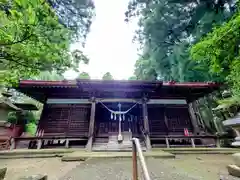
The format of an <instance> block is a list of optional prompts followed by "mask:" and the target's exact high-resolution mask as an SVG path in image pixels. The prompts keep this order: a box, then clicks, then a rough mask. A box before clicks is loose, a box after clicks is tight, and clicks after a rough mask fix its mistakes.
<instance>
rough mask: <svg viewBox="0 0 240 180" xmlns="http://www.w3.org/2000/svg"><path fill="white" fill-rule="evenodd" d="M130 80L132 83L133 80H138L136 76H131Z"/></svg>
mask: <svg viewBox="0 0 240 180" xmlns="http://www.w3.org/2000/svg"><path fill="white" fill-rule="evenodd" d="M128 80H130V81H131V80H137V77H136V76H131V77H129V78H128Z"/></svg>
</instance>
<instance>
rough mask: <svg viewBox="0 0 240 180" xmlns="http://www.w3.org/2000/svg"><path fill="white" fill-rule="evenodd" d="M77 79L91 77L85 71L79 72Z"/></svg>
mask: <svg viewBox="0 0 240 180" xmlns="http://www.w3.org/2000/svg"><path fill="white" fill-rule="evenodd" d="M77 79H91V77H90V75H89V74H88V73H87V72H82V73H81V74H79V76H78V77H77Z"/></svg>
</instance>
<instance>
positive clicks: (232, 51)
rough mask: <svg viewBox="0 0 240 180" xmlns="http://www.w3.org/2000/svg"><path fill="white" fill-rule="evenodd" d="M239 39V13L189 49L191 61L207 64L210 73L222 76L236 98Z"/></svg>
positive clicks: (239, 75) (239, 73) (238, 92)
mask: <svg viewBox="0 0 240 180" xmlns="http://www.w3.org/2000/svg"><path fill="white" fill-rule="evenodd" d="M239 38H240V11H238V12H237V13H236V14H235V15H234V16H233V18H232V19H230V20H229V21H228V22H226V23H224V24H223V25H222V26H220V27H216V28H215V29H214V30H213V31H212V32H210V33H209V34H208V35H207V36H206V37H205V38H203V39H202V41H200V42H198V43H197V44H195V45H194V46H193V47H192V49H191V55H192V57H193V59H195V60H197V61H203V62H207V63H208V64H209V65H210V68H211V71H212V72H214V73H217V74H222V75H224V77H225V78H226V80H227V81H228V83H229V85H230V86H232V91H233V93H234V95H236V96H240V55H239V45H240V42H239Z"/></svg>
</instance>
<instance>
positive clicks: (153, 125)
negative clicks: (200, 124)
mask: <svg viewBox="0 0 240 180" xmlns="http://www.w3.org/2000/svg"><path fill="white" fill-rule="evenodd" d="M148 119H149V126H150V127H149V128H150V135H168V134H176V135H183V134H184V128H187V129H188V130H189V132H192V131H193V127H192V123H191V119H190V115H189V112H188V107H187V105H186V106H171V105H168V106H149V105H148Z"/></svg>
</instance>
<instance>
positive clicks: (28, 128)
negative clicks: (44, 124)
mask: <svg viewBox="0 0 240 180" xmlns="http://www.w3.org/2000/svg"><path fill="white" fill-rule="evenodd" d="M36 131H37V125H36V124H35V123H28V124H26V132H28V133H29V134H31V135H32V136H34V135H35V134H36Z"/></svg>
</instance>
